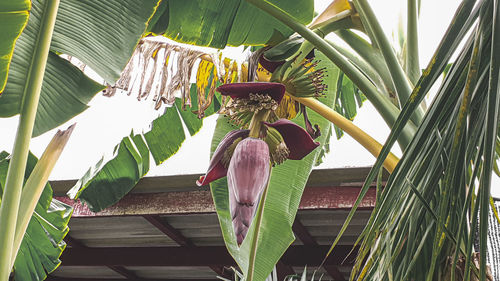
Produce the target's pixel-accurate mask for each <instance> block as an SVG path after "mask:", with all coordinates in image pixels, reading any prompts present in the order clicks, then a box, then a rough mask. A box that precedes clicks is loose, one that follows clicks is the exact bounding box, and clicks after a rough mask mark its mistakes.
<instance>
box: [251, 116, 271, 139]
mask: <svg viewBox="0 0 500 281" xmlns="http://www.w3.org/2000/svg"><path fill="white" fill-rule="evenodd" d="M270 113H271V112H270V111H269V110H266V109H264V110H259V111H257V112H255V113H254V114H253V116H252V120H250V125H249V126H248V127H249V129H250V132H249V133H248V136H249V137H251V138H256V139H257V138H259V136H260V129H261V128H262V121H267V117H269V114H270Z"/></svg>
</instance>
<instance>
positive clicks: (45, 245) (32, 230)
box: [0, 151, 73, 281]
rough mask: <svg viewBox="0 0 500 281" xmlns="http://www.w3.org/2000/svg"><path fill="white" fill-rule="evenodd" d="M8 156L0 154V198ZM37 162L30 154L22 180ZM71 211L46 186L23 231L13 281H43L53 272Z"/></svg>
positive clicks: (62, 248)
mask: <svg viewBox="0 0 500 281" xmlns="http://www.w3.org/2000/svg"><path fill="white" fill-rule="evenodd" d="M8 156H9V154H8V153H7V152H5V151H3V152H1V153H0V198H1V195H2V194H3V186H4V185H5V179H6V176H7V169H8V165H9V160H10V159H9V157H8ZM37 161H38V160H37V158H36V157H35V156H34V155H33V154H30V155H29V157H28V163H27V166H26V174H25V180H26V179H27V178H28V177H29V175H30V173H31V171H32V170H33V168H34V167H35V165H36V163H37ZM72 212H73V209H72V208H71V206H68V205H66V204H64V203H62V202H60V201H58V200H56V199H53V198H52V188H51V187H50V185H49V184H47V185H46V186H45V189H44V190H43V192H42V195H41V196H40V200H39V201H38V204H37V206H36V208H35V212H34V214H33V216H32V218H31V221H30V223H29V225H28V229H27V230H26V234H25V236H24V239H23V242H22V244H21V247H20V249H19V252H18V255H17V258H16V261H15V263H14V279H15V280H16V281H31V280H43V279H45V278H46V277H47V274H48V273H51V272H52V271H54V270H55V269H56V268H57V267H58V266H59V264H60V263H61V261H60V260H59V257H60V256H61V253H62V251H63V250H64V248H65V247H66V244H65V243H64V241H63V238H64V236H66V234H67V233H68V231H69V229H68V221H69V219H70V217H71V214H72Z"/></svg>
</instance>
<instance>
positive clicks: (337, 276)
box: [323, 264, 345, 281]
mask: <svg viewBox="0 0 500 281" xmlns="http://www.w3.org/2000/svg"><path fill="white" fill-rule="evenodd" d="M323 268H324V269H325V270H326V272H328V274H329V275H330V276H331V277H332V278H333V280H335V281H345V277H344V274H342V272H340V270H339V268H338V267H337V266H336V265H331V264H328V265H324V266H323Z"/></svg>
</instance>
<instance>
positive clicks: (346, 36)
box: [335, 29, 398, 105]
mask: <svg viewBox="0 0 500 281" xmlns="http://www.w3.org/2000/svg"><path fill="white" fill-rule="evenodd" d="M335 34H337V35H338V36H339V37H340V38H342V40H344V41H345V42H346V43H347V44H348V45H349V47H351V48H352V49H353V50H354V51H355V52H356V53H358V54H359V55H360V56H361V57H362V58H363V59H364V60H365V61H366V62H367V63H368V64H369V65H371V67H373V68H374V69H375V70H376V71H377V74H378V75H379V76H380V78H382V81H384V84H385V87H386V89H387V90H388V91H390V99H391V101H392V102H393V103H394V104H395V105H397V104H398V100H397V98H396V91H395V89H394V84H393V83H392V78H391V74H390V73H389V69H388V68H387V64H386V63H385V61H384V58H383V57H382V54H381V53H380V50H379V49H375V48H374V47H373V46H372V45H370V43H368V42H367V41H366V40H365V39H363V38H361V37H360V36H359V35H357V34H356V33H354V32H352V31H351V30H346V29H343V30H338V31H337V32H335Z"/></svg>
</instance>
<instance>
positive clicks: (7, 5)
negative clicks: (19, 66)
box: [0, 0, 31, 94]
mask: <svg viewBox="0 0 500 281" xmlns="http://www.w3.org/2000/svg"><path fill="white" fill-rule="evenodd" d="M30 8H31V2H30V1H28V0H16V1H13V0H1V1H0V26H1V27H2V28H1V29H0V38H2V40H1V41H0V94H1V93H2V92H3V90H4V88H5V83H6V82H7V73H8V72H9V65H10V61H11V59H12V53H13V52H14V46H15V44H16V40H17V38H19V35H20V34H21V32H22V31H23V29H24V27H25V26H26V23H27V22H28V17H29V10H30Z"/></svg>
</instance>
